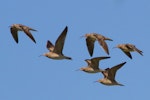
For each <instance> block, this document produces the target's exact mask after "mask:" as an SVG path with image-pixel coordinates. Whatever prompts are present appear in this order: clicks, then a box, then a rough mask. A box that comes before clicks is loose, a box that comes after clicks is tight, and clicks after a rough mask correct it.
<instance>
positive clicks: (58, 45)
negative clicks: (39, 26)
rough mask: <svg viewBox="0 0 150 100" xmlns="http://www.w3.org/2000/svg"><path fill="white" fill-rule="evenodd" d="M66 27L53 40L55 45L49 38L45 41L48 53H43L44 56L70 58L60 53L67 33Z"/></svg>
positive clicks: (58, 58)
mask: <svg viewBox="0 0 150 100" xmlns="http://www.w3.org/2000/svg"><path fill="white" fill-rule="evenodd" d="M67 31H68V27H67V26H66V28H65V29H64V30H63V32H62V33H61V34H60V36H59V37H58V39H57V40H56V42H55V45H53V44H52V43H51V42H50V41H49V40H48V41H47V45H46V47H47V49H48V50H49V51H50V52H48V53H45V54H43V56H46V57H48V58H51V59H55V60H61V59H68V60H71V59H72V58H71V57H67V56H64V55H63V53H62V50H63V47H64V43H65V38H66V35H67Z"/></svg>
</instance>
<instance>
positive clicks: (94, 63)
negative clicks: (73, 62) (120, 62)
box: [80, 57, 110, 73]
mask: <svg viewBox="0 0 150 100" xmlns="http://www.w3.org/2000/svg"><path fill="white" fill-rule="evenodd" d="M108 58H110V57H95V58H92V59H86V60H85V61H86V63H87V64H88V66H86V67H82V68H80V70H81V71H84V72H87V73H97V72H101V71H102V70H101V69H100V68H99V61H100V60H104V59H108Z"/></svg>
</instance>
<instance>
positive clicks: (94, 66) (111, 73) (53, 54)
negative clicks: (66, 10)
mask: <svg viewBox="0 0 150 100" xmlns="http://www.w3.org/2000/svg"><path fill="white" fill-rule="evenodd" d="M10 31H11V34H12V36H13V38H14V40H15V41H16V43H18V42H19V41H18V31H23V32H24V33H25V34H26V35H27V36H28V37H29V38H30V39H31V40H32V41H33V42H34V43H36V41H35V39H34V37H33V36H32V34H31V32H30V31H36V30H35V29H33V28H30V27H28V26H25V25H22V24H13V25H12V26H11V27H10ZM67 31H68V27H67V26H66V27H65V29H64V30H63V31H62V33H61V34H60V36H59V37H58V38H57V40H56V42H55V45H54V44H53V43H51V41H49V40H48V41H47V44H46V47H47V49H48V50H49V52H47V53H44V54H43V55H41V56H45V57H48V58H51V59H54V60H62V59H68V60H71V59H72V58H71V57H68V56H65V55H64V54H63V52H62V51H63V47H64V43H65V38H66V35H67ZM83 37H85V38H86V45H87V49H88V52H89V55H90V56H91V57H92V56H93V51H94V43H95V41H98V43H99V44H100V46H101V47H102V48H103V49H104V51H105V52H106V53H107V54H108V55H109V49H108V46H107V43H106V42H105V40H109V41H113V40H112V39H110V38H108V37H105V36H103V35H101V34H97V33H88V34H85V35H84V36H83ZM115 48H119V49H121V50H122V51H123V52H124V53H125V54H126V55H127V56H128V57H129V58H130V59H132V55H131V53H130V52H138V53H139V54H140V55H143V54H142V53H143V52H142V51H141V50H139V49H137V48H136V47H135V45H133V44H118V45H117V46H116V47H115ZM108 58H110V57H109V56H108V57H104V56H102V57H95V58H92V59H86V60H85V61H86V63H87V66H86V67H82V68H80V69H79V70H81V71H84V72H87V73H99V72H100V73H102V74H103V76H104V78H102V79H99V80H98V81H96V82H100V83H102V84H104V85H108V86H113V85H119V86H123V84H120V83H118V82H117V81H116V80H115V75H116V72H117V70H118V69H120V68H121V67H122V66H123V65H124V64H126V62H123V63H120V64H118V65H115V66H113V67H112V68H106V69H100V67H99V61H100V60H104V59H108Z"/></svg>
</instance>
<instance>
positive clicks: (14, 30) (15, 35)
mask: <svg viewBox="0 0 150 100" xmlns="http://www.w3.org/2000/svg"><path fill="white" fill-rule="evenodd" d="M30 30H31V31H36V30H35V29H33V28H30V27H28V26H25V25H22V24H13V25H12V26H11V27H10V31H11V34H12V36H13V38H14V40H15V41H16V43H18V31H23V32H24V33H25V34H26V35H27V36H28V37H29V38H30V39H31V40H32V41H33V42H34V43H36V41H35V39H34V37H33V36H32V34H31V32H30Z"/></svg>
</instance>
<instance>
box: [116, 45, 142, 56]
mask: <svg viewBox="0 0 150 100" xmlns="http://www.w3.org/2000/svg"><path fill="white" fill-rule="evenodd" d="M116 48H119V49H121V50H122V51H123V52H124V53H125V54H126V55H127V56H128V57H129V58H130V59H132V55H131V53H130V52H138V53H139V54H140V55H142V56H143V54H142V53H143V52H142V51H141V50H139V49H137V48H136V46H135V45H133V44H118V45H117V46H116Z"/></svg>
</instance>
